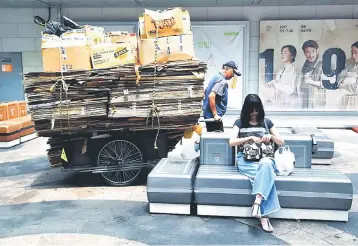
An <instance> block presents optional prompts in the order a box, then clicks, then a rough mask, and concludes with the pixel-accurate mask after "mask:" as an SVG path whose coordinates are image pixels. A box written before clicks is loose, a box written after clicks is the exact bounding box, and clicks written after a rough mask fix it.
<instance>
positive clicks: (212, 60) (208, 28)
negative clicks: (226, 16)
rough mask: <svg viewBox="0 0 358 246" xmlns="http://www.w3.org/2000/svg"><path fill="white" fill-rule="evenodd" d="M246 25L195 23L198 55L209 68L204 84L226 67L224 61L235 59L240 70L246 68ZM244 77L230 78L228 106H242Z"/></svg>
mask: <svg viewBox="0 0 358 246" xmlns="http://www.w3.org/2000/svg"><path fill="white" fill-rule="evenodd" d="M243 28H244V27H242V26H239V25H227V26H215V25H214V26H212V25H194V24H193V25H192V29H193V41H194V51H195V58H197V59H200V60H202V61H205V62H206V63H207V66H208V69H207V72H206V75H205V83H204V88H206V87H207V85H208V84H209V82H210V80H211V79H212V78H213V76H215V75H216V74H218V73H219V72H220V71H221V70H222V65H223V64H224V63H225V62H228V61H231V60H232V61H235V63H236V64H237V66H238V70H239V71H240V72H243V69H244V59H243V58H244V56H245V55H244V51H245V50H244V38H245V36H244V30H243ZM244 76H246V75H243V76H241V77H234V78H233V79H231V80H230V81H228V85H229V90H228V94H229V95H228V109H230V108H231V109H241V106H242V92H243V83H242V79H243V77H244Z"/></svg>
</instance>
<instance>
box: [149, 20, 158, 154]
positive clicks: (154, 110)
mask: <svg viewBox="0 0 358 246" xmlns="http://www.w3.org/2000/svg"><path fill="white" fill-rule="evenodd" d="M155 22H157V20H155ZM155 26H156V33H155V40H154V47H155V49H154V50H155V51H154V56H155V59H154V74H153V75H154V78H153V91H152V94H151V99H152V105H151V106H150V108H149V112H148V115H147V119H146V127H147V128H148V121H149V117H151V118H152V130H153V129H154V115H155V117H156V118H157V121H158V128H157V134H156V136H155V141H154V149H156V150H157V149H158V146H157V141H158V136H159V132H160V121H159V114H158V113H159V108H158V107H157V105H156V104H155V84H156V83H157V81H156V78H157V65H158V26H159V25H158V23H156V25H155Z"/></svg>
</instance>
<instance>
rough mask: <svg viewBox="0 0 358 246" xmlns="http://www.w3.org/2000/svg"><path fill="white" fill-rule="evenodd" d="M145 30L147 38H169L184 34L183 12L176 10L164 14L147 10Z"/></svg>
mask: <svg viewBox="0 0 358 246" xmlns="http://www.w3.org/2000/svg"><path fill="white" fill-rule="evenodd" d="M144 28H145V34H146V36H147V38H155V37H156V31H157V28H158V37H167V36H173V35H181V34H184V27H183V20H182V10H181V9H180V8H175V9H171V10H167V11H163V12H161V13H160V12H156V11H152V10H147V9H146V10H145V13H144Z"/></svg>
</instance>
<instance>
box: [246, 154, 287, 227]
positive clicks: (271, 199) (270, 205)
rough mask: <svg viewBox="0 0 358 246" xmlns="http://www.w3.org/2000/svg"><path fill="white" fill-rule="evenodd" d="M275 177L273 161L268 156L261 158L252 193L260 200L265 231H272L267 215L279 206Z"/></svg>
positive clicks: (262, 223)
mask: <svg viewBox="0 0 358 246" xmlns="http://www.w3.org/2000/svg"><path fill="white" fill-rule="evenodd" d="M275 177H276V174H275V171H274V163H273V161H272V160H271V159H270V158H263V159H261V160H260V162H259V169H258V171H257V174H256V177H255V180H254V182H253V188H252V193H253V194H255V195H256V201H258V200H260V201H261V202H260V204H261V205H260V208H261V215H262V216H263V218H261V225H262V228H263V229H264V230H265V231H267V232H272V231H273V228H272V226H271V224H270V221H269V219H268V218H267V215H268V214H269V213H272V212H274V211H277V210H279V209H280V208H281V207H280V203H279V200H278V196H277V192H276V186H275ZM256 201H255V202H256Z"/></svg>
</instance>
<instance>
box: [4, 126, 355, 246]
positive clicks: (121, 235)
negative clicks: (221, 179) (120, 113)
mask: <svg viewBox="0 0 358 246" xmlns="http://www.w3.org/2000/svg"><path fill="white" fill-rule="evenodd" d="M325 132H326V133H327V134H328V135H329V136H330V137H332V138H333V139H334V140H335V149H336V153H335V158H334V159H333V163H332V165H331V166H329V167H327V166H325V167H320V166H315V167H314V168H337V169H339V170H341V171H342V172H344V173H346V174H347V175H348V177H349V178H350V179H351V180H352V182H353V185H354V189H355V195H354V204H353V206H352V210H351V212H350V216H349V222H347V223H341V222H314V221H310V222H307V221H285V220H273V221H272V224H273V226H274V227H275V232H274V233H273V234H266V233H264V232H263V231H262V230H261V229H260V228H259V226H258V222H257V221H256V220H253V219H230V218H203V217H195V216H173V215H150V214H148V208H147V198H146V190H145V186H144V184H143V185H138V186H133V187H124V188H114V187H106V186H104V185H103V184H102V182H101V179H100V178H99V177H98V176H96V175H92V174H73V173H65V172H61V170H60V169H50V168H49V166H48V163H47V158H46V148H47V146H46V140H45V139H43V138H37V139H35V140H33V141H31V142H28V143H25V144H23V145H21V146H18V147H15V148H12V149H10V150H7V151H4V150H0V245H29V244H32V245H58V244H63V245H92V244H93V245H95V244H96V245H97V242H99V241H100V242H101V243H102V242H105V245H121V244H130V245H132V244H135V243H136V244H138V245H140V244H150V245H153V244H191V245H195V244H196V245H199V244H201V245H204V244H205V245H212V244H216V245H223V244H224V245H225V244H226V245H228V244H231V245H232V244H259V245H262V244H275V245H276V244H297V245H298V244H305V245H321V244H322V245H325V244H333V245H336V244H340V245H341V244H349V245H358V241H357V237H358V193H357V191H358V161H357V160H358V151H357V150H358V134H356V133H353V132H351V131H345V130H325Z"/></svg>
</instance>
